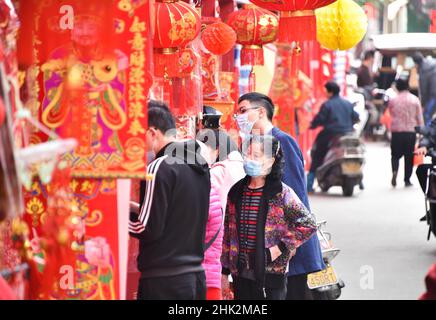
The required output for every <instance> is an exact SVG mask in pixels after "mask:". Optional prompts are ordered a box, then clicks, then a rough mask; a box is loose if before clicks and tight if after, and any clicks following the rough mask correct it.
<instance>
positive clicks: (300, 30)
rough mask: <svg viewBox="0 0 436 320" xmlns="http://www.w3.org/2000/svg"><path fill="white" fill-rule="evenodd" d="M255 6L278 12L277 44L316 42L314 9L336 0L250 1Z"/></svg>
mask: <svg viewBox="0 0 436 320" xmlns="http://www.w3.org/2000/svg"><path fill="white" fill-rule="evenodd" d="M250 1H251V2H252V3H254V4H255V5H257V6H259V7H261V8H264V9H268V10H273V11H280V26H279V35H278V41H279V42H292V41H305V40H316V18H315V9H318V8H321V7H324V6H327V5H329V4H331V3H333V2H335V1H336V0H250Z"/></svg>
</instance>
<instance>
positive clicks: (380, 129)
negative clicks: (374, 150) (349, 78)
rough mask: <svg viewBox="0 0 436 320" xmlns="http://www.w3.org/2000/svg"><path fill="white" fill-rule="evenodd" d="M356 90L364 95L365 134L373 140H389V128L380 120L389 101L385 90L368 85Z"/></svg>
mask: <svg viewBox="0 0 436 320" xmlns="http://www.w3.org/2000/svg"><path fill="white" fill-rule="evenodd" d="M356 92H357V93H361V94H363V95H364V97H365V108H366V110H368V115H369V116H368V121H367V122H366V125H365V136H366V137H367V138H370V139H372V140H373V141H377V140H389V138H390V137H389V130H388V129H387V127H386V126H385V125H384V124H383V123H382V121H381V119H382V117H383V115H384V113H385V111H386V109H387V106H388V103H389V93H388V92H387V90H383V89H378V88H375V87H369V88H358V89H356Z"/></svg>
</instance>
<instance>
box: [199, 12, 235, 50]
mask: <svg viewBox="0 0 436 320" xmlns="http://www.w3.org/2000/svg"><path fill="white" fill-rule="evenodd" d="M201 40H202V41H203V44H204V46H205V48H206V49H207V50H209V51H210V52H211V53H213V54H215V55H218V56H221V55H224V54H226V53H227V52H229V51H230V50H231V49H232V48H233V47H234V45H235V43H236V33H235V31H234V30H233V29H232V28H231V27H230V26H229V25H227V24H225V23H224V22H221V21H219V22H214V23H212V24H209V25H207V26H206V27H205V28H204V31H203V33H202V34H201Z"/></svg>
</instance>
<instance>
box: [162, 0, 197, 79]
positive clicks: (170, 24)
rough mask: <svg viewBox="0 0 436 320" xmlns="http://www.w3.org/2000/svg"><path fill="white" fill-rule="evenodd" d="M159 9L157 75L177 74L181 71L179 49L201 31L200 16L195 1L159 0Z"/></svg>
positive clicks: (171, 75)
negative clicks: (179, 69) (193, 5)
mask: <svg viewBox="0 0 436 320" xmlns="http://www.w3.org/2000/svg"><path fill="white" fill-rule="evenodd" d="M155 12H156V17H155V29H154V38H153V48H154V55H153V56H154V75H155V76H158V77H164V76H165V77H173V76H176V75H177V72H178V51H179V49H180V48H184V47H185V46H186V45H187V44H188V43H189V42H191V41H192V40H194V39H195V38H196V37H197V35H198V34H199V33H200V27H201V23H200V16H199V15H198V13H197V12H196V10H195V8H193V7H192V6H191V5H189V4H187V3H185V2H183V1H178V0H157V1H156V3H155Z"/></svg>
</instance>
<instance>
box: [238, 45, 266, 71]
mask: <svg viewBox="0 0 436 320" xmlns="http://www.w3.org/2000/svg"><path fill="white" fill-rule="evenodd" d="M241 65H242V66H243V65H251V66H255V65H261V66H263V48H262V46H257V45H252V46H243V47H242V50H241Z"/></svg>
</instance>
